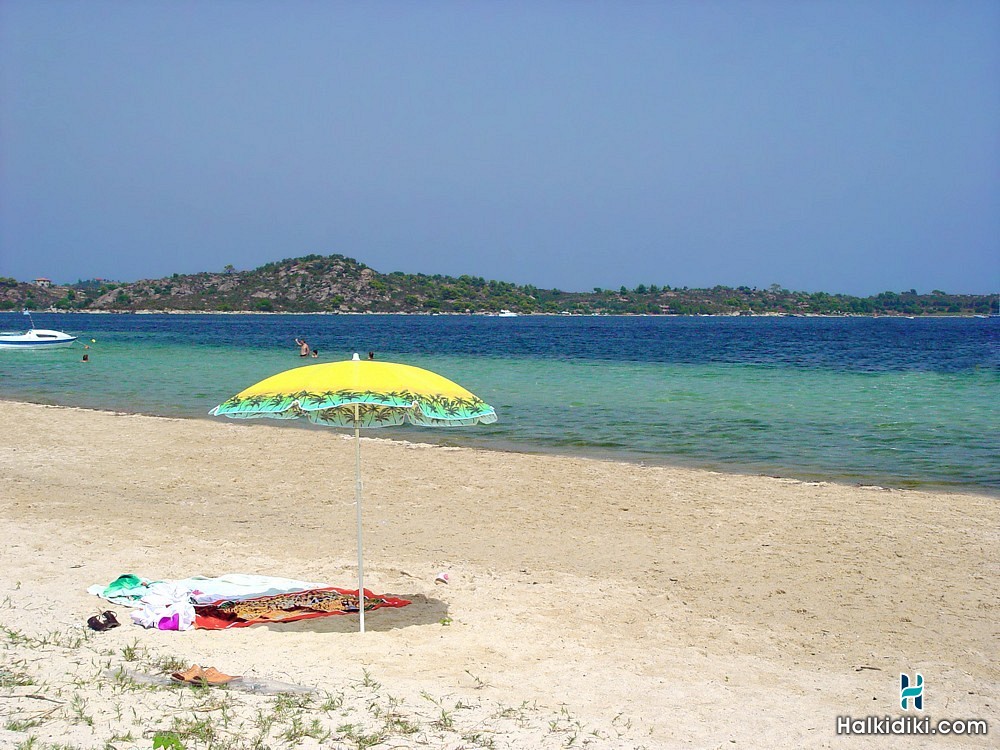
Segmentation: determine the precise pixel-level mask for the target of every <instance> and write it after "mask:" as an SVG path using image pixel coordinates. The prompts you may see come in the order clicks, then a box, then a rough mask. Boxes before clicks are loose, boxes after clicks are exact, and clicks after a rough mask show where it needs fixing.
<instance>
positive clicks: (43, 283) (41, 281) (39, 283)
mask: <svg viewBox="0 0 1000 750" xmlns="http://www.w3.org/2000/svg"><path fill="white" fill-rule="evenodd" d="M35 286H41V287H45V288H48V287H50V286H52V279H46V278H41V279H35Z"/></svg>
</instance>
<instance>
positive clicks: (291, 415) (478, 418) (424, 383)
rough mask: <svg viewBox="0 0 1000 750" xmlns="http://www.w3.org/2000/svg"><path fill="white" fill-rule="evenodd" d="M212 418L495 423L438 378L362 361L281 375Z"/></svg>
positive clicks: (489, 412) (469, 397)
mask: <svg viewBox="0 0 1000 750" xmlns="http://www.w3.org/2000/svg"><path fill="white" fill-rule="evenodd" d="M355 357H357V355H355ZM355 406H357V407H358V408H357V409H355ZM210 413H211V414H213V415H215V416H225V417H233V418H236V419H240V418H243V419H251V418H256V417H271V418H273V419H296V418H299V417H305V418H307V419H309V420H310V421H311V422H316V423H318V424H325V425H329V426H331V427H388V426H396V425H401V424H403V423H404V422H412V423H413V424H417V425H423V426H427V427H453V426H461V425H471V424H489V423H491V422H495V421H496V419H497V416H496V412H495V411H494V410H493V407H492V406H490V405H489V404H486V403H484V402H483V400H482V399H480V398H478V397H477V396H474V395H473V394H472V393H470V392H469V391H467V390H466V389H465V388H463V387H462V386H460V385H458V384H457V383H453V382H452V381H450V380H448V379H447V378H445V377H442V376H441V375H438V374H437V373H433V372H431V371H430V370H424V369H421V368H419V367H413V366H412V365H402V364H396V363H393V362H381V361H374V360H359V359H353V360H350V361H347V362H331V363H329V364H322V365H311V366H308V367H296V368H294V369H291V370H286V371H285V372H280V373H278V374H277V375H272V376H271V377H269V378H266V379H264V380H262V381H260V382H259V383H257V384H255V385H252V386H250V387H249V388H246V389H245V390H243V391H240V392H239V393H237V394H236V395H235V396H233V397H232V398H231V399H229V400H228V401H226V402H224V403H222V404H220V405H219V406H216V407H215V408H214V409H212V411H211V412H210Z"/></svg>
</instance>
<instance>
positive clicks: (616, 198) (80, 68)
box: [0, 0, 1000, 295]
mask: <svg viewBox="0 0 1000 750" xmlns="http://www.w3.org/2000/svg"><path fill="white" fill-rule="evenodd" d="M309 253H318V254H323V255H327V254H331V253H342V254H344V255H348V256H351V257H354V258H357V259H358V260H360V261H362V262H363V263H366V264H368V265H369V266H371V267H372V268H374V269H376V270H378V271H382V272H390V271H397V270H398V271H405V272H409V273H417V272H421V273H427V274H435V273H441V274H449V275H455V276H458V275H461V274H470V275H474V276H483V277H486V278H489V279H501V280H506V281H514V282H517V283H522V284H535V285H536V286H539V287H544V288H552V287H556V288H560V289H563V290H566V291H586V290H590V289H591V288H592V287H595V286H601V287H607V288H617V287H619V286H621V285H625V286H628V287H633V286H636V285H638V284H658V285H667V284H669V285H671V286H690V287H700V286H713V285H716V284H725V285H730V286H739V285H743V284H746V285H749V286H758V287H766V286H768V285H770V284H772V283H779V284H781V285H782V286H785V287H788V288H790V289H797V290H805V291H821V290H822V291H830V292H844V293H849V294H860V295H868V294H873V293H877V292H880V291H884V290H892V291H903V290H908V289H910V288H916V289H917V290H918V291H920V292H929V291H931V290H933V289H943V290H945V291H948V292H971V293H987V292H993V291H996V290H997V289H1000V3H998V2H996V0H983V1H981V2H976V1H973V0H949V2H942V1H941V0H929V1H926V2H924V1H921V0H899V1H896V2H890V1H887V0H881V1H880V0H862V1H859V2H852V1H851V0H830V1H824V0H816V1H811V2H794V1H793V0H787V1H778V0H774V1H772V2H764V1H760V2H752V1H744V2H735V1H732V2H727V1H722V0H720V1H718V2H712V1H711V0H705V1H700V0H699V1H694V0H692V1H690V2H683V1H680V2H666V1H665V0H664V1H660V0H657V1H655V2H638V1H636V2H628V1H623V0H607V1H604V2H596V1H595V2H588V1H586V0H580V1H577V2H570V1H568V0H567V1H566V2H546V1H545V0H533V1H530V2H517V1H515V0H503V1H501V0H489V1H487V0H478V1H477V0H461V1H458V0H455V1H453V2H433V1H428V2H410V1H407V2H377V1H376V2H336V1H335V0H329V1H328V2H321V1H320V0H316V1H314V2H306V1H304V0H302V1H296V0H284V1H281V2H279V1H278V0H273V1H271V2H262V1H256V2H255V1H254V0H240V1H238V2H237V1H235V0H233V1H226V0H214V1H212V2H208V1H204V0H199V1H198V2H187V1H185V0H171V1H170V2H167V1H166V0H164V1H162V2H154V1H151V0H119V1H117V2H106V1H102V0H86V1H82V0H62V1H56V0H3V1H2V2H0V276H12V277H15V278H17V279H21V280H27V279H32V278H35V277H37V276H47V277H50V278H52V279H54V280H56V281H76V280H77V279H81V278H92V277H102V278H111V279H118V280H122V281H132V280H136V279H140V278H158V277H162V276H167V275H169V274H172V273H193V272H198V271H218V270H222V268H223V267H224V266H225V265H227V264H232V265H234V266H236V268H238V269H249V268H255V267H257V266H259V265H261V264H263V263H267V262H269V261H273V260H280V259H282V258H290V257H296V256H300V255H306V254H309Z"/></svg>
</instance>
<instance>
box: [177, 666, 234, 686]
mask: <svg viewBox="0 0 1000 750" xmlns="http://www.w3.org/2000/svg"><path fill="white" fill-rule="evenodd" d="M170 679H172V680H176V681H177V682H186V683H188V684H189V685H225V684H226V683H227V682H232V681H233V680H235V679H237V678H236V677H234V676H232V675H228V674H224V673H222V672H220V671H219V670H218V669H216V668H215V667H208V668H207V669H205V668H202V667H200V666H199V665H197V664H192V665H191V666H190V667H189V668H188V669H186V670H185V671H183V672H174V673H173V674H172V675H170Z"/></svg>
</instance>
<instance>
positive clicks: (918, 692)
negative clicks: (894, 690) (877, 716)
mask: <svg viewBox="0 0 1000 750" xmlns="http://www.w3.org/2000/svg"><path fill="white" fill-rule="evenodd" d="M910 698H913V707H914V708H915V709H917V710H918V711H923V710H924V676H923V675H922V674H920V672H917V678H916V681H915V682H914V683H913V685H912V686H911V685H910V676H909V675H906V674H900V675H899V705H900V706H902V708H903V710H904V711H906V710H908V709H909V708H910V707H909V705H908V703H909V699H910Z"/></svg>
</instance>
